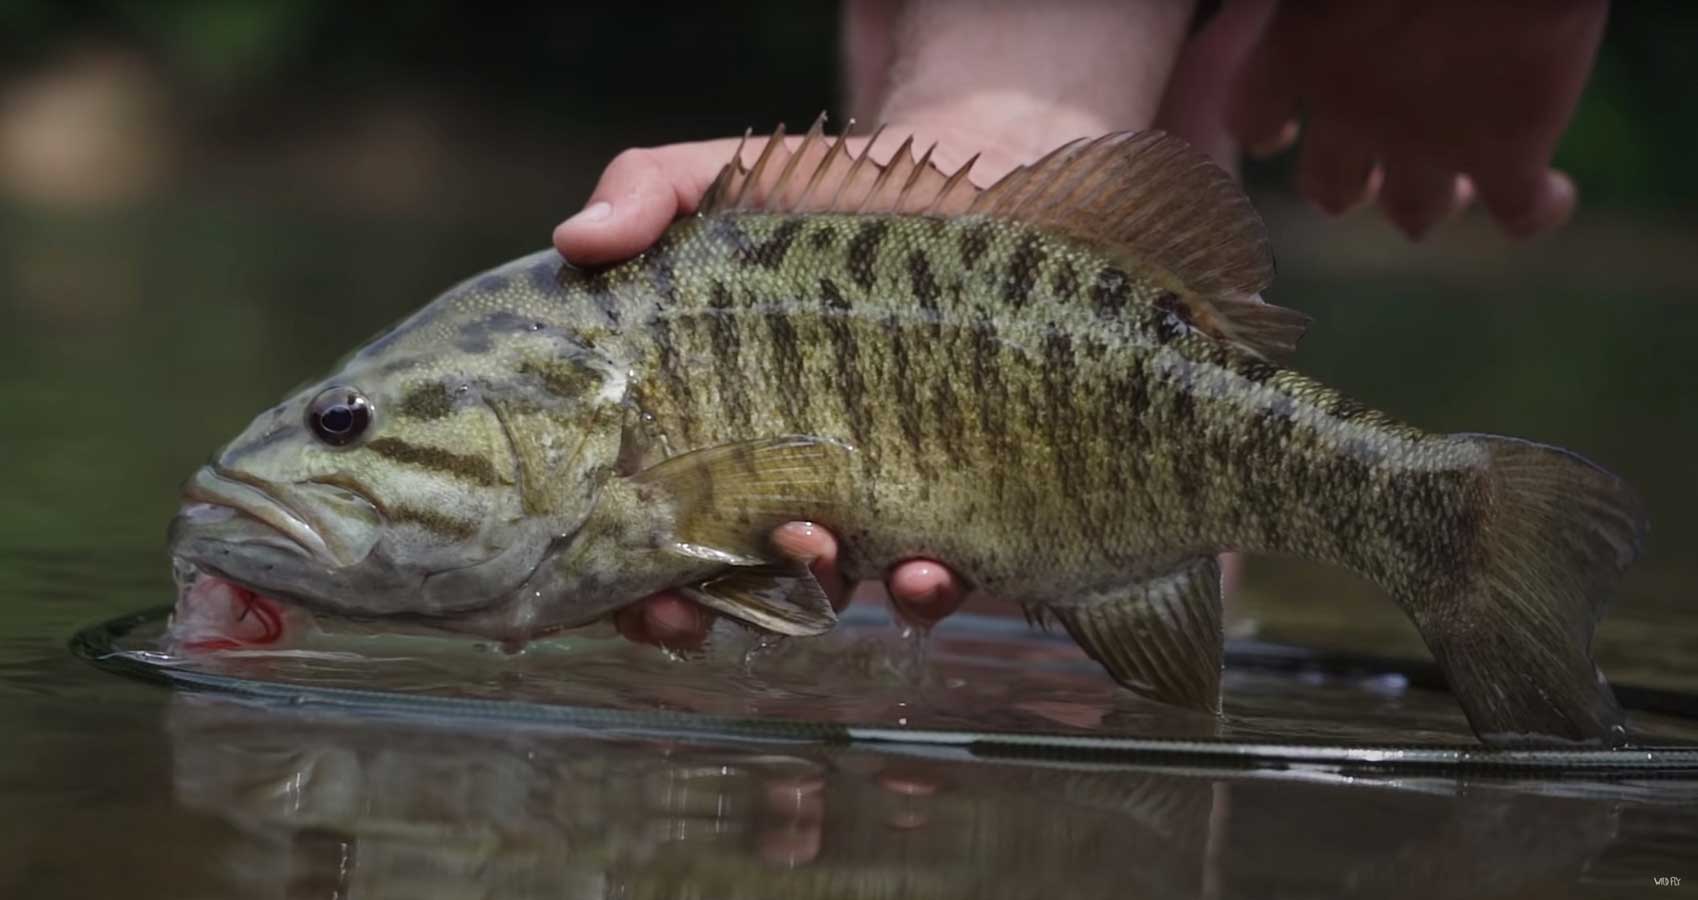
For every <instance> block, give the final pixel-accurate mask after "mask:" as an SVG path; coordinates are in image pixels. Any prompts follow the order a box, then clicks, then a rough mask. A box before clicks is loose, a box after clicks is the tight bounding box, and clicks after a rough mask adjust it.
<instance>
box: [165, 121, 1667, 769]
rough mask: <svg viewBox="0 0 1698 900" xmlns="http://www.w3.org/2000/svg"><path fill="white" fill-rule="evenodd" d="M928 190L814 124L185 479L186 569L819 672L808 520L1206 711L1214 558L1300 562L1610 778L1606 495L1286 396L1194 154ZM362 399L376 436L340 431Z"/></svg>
mask: <svg viewBox="0 0 1698 900" xmlns="http://www.w3.org/2000/svg"><path fill="white" fill-rule="evenodd" d="M927 165H928V164H927V163H925V162H923V161H922V162H915V161H914V159H913V158H912V157H911V156H905V155H904V154H903V153H898V154H897V155H896V156H895V157H893V158H892V160H891V161H890V163H888V164H887V165H884V166H879V165H873V164H869V162H868V159H867V156H866V153H865V151H864V150H863V151H862V152H861V153H860V154H849V153H846V152H844V150H843V144H842V143H841V141H839V142H837V143H835V144H829V145H828V144H827V142H826V141H825V139H824V137H823V133H822V132H821V130H820V129H819V127H818V126H817V125H816V127H815V129H814V130H813V131H811V132H810V133H809V135H808V136H807V137H806V138H804V139H803V140H802V141H801V142H800V143H799V144H796V145H794V147H792V146H791V145H789V144H786V143H784V142H782V141H772V142H769V143H768V144H767V145H766V148H765V149H764V150H763V152H762V156H761V159H760V161H758V162H757V163H756V164H755V166H754V167H753V168H752V169H750V168H745V167H744V166H743V165H742V162H741V158H740V157H739V158H738V159H737V160H734V161H733V162H732V163H731V164H730V165H728V166H727V167H726V168H725V169H724V170H723V171H722V173H721V175H720V177H719V179H717V180H716V182H715V183H714V186H713V187H712V188H711V189H710V191H709V194H708V196H707V197H706V198H705V199H704V200H703V203H702V208H701V211H700V212H699V213H698V214H696V215H693V216H689V217H686V218H684V219H682V220H680V221H679V222H677V223H674V224H673V225H672V226H671V227H670V228H669V229H667V231H666V232H665V234H664V235H663V236H662V237H661V239H660V240H659V241H658V242H657V243H656V244H655V245H654V246H653V247H651V248H650V249H649V250H648V251H646V252H645V253H643V254H642V255H640V256H639V257H637V258H636V259H633V260H631V261H628V262H626V263H623V264H620V265H615V266H611V267H606V268H602V269H597V270H593V271H584V270H579V269H576V268H573V267H571V266H565V265H562V264H561V263H560V262H559V260H558V258H557V257H556V256H555V255H554V254H552V253H551V252H545V253H541V254H537V255H534V256H531V257H527V258H524V259H521V260H517V261H515V262H513V263H510V264H508V265H506V266H503V267H501V268H498V269H496V270H494V271H492V272H489V273H485V274H484V275H481V276H478V277H475V278H473V279H469V280H467V281H466V282H464V283H462V284H461V285H459V286H457V287H456V288H454V289H453V290H450V291H449V292H448V293H447V294H445V295H444V296H442V297H441V298H439V299H438V300H437V301H436V302H434V303H432V304H431V305H430V306H427V307H426V308H425V309H423V310H421V311H420V312H419V313H417V314H415V315H414V316H412V317H410V318H409V319H408V320H406V321H404V322H402V323H401V324H400V325H398V326H396V327H395V328H393V329H391V330H389V331H388V332H386V333H385V334H383V335H380V336H379V337H378V338H377V339H375V340H374V341H372V342H371V343H370V344H368V345H367V346H366V347H365V348H364V349H362V350H361V351H359V352H356V353H355V354H353V355H351V356H350V357H349V358H348V359H346V360H344V361H343V363H342V364H341V365H340V366H339V367H338V371H337V372H336V373H335V374H334V375H333V376H331V377H330V378H327V379H325V380H323V381H321V382H317V383H315V384H314V385H312V386H310V387H308V388H307V389H305V390H303V391H301V392H300V393H298V394H297V395H295V396H294V397H292V398H291V399H290V400H288V401H286V402H285V403H284V404H283V405H281V406H279V407H277V408H275V409H273V410H271V411H269V412H268V413H266V414H264V415H262V416H261V417H259V418H258V419H256V420H255V423H254V424H253V425H252V426H250V427H249V429H248V431H247V432H245V433H244V434H243V435H241V436H238V438H237V439H236V440H235V441H233V442H232V443H231V445H230V446H229V447H228V448H227V449H226V450H225V451H224V452H223V453H221V454H220V455H219V457H218V461H217V462H216V464H215V465H213V466H211V467H209V468H207V469H205V470H203V471H202V472H201V473H199V474H197V475H196V477H195V478H194V479H192V480H191V482H190V486H189V489H188V491H187V494H188V499H189V501H190V504H189V506H188V507H186V508H185V512H184V514H183V515H182V516H181V517H180V518H179V520H178V523H177V525H175V526H174V530H173V539H172V545H173V552H174V553H175V554H176V555H177V556H179V557H180V558H182V559H184V560H185V561H188V562H190V563H194V564H196V565H199V566H202V567H204V568H206V569H208V570H211V571H215V572H217V573H218V574H219V575H220V576H221V577H225V578H227V579H229V580H231V581H234V582H236V583H238V584H241V585H244V586H246V587H247V588H248V589H249V590H252V591H254V592H256V593H260V594H264V595H266V596H268V597H274V598H275V597H281V598H285V599H287V600H292V601H295V602H299V603H303V604H306V605H309V606H312V607H314V608H318V609H326V610H331V611H336V612H341V613H347V614H355V615H362V616H371V615H380V616H381V615H404V616H410V617H412V618H414V619H420V618H422V619H425V620H428V621H431V622H434V623H437V624H439V625H440V626H441V627H446V628H450V629H454V630H459V631H465V632H469V633H474V634H481V635H486V636H490V637H495V638H499V639H502V640H506V641H517V640H524V639H527V638H530V637H533V636H535V635H537V634H542V633H547V632H549V631H551V630H554V629H558V628H561V627H569V626H572V625H577V624H582V623H585V622H589V621H593V620H595V619H597V618H600V617H603V616H605V615H607V614H609V613H611V612H614V611H616V610H618V609H621V608H624V607H626V606H629V605H630V604H632V603H635V602H638V601H639V600H641V599H642V598H644V597H645V596H649V595H652V594H653V593H655V592H657V591H662V590H670V591H676V592H678V593H680V594H682V595H683V596H684V597H686V598H688V599H691V600H694V601H696V602H698V603H700V604H702V605H703V606H706V607H708V608H709V609H712V610H714V611H717V612H719V613H722V614H725V615H728V616H731V617H734V618H737V619H739V620H742V621H744V622H747V623H749V624H751V625H753V626H756V627H760V628H765V629H768V630H771V631H775V632H778V633H781V634H790V635H808V634H817V633H819V632H820V631H823V630H825V629H828V628H830V627H831V625H832V623H833V622H835V612H834V611H833V609H832V607H831V604H830V603H829V598H827V596H826V595H825V592H824V590H823V588H822V587H821V585H820V584H819V583H818V582H817V581H816V580H815V578H814V576H813V574H812V573H811V572H810V571H808V570H807V569H806V568H805V567H803V566H800V565H798V564H797V563H796V562H795V561H793V560H788V559H786V558H784V557H783V556H782V555H781V554H779V553H777V552H776V551H775V550H774V548H773V547H772V545H771V543H770V541H769V538H768V535H769V534H770V532H771V530H772V529H774V528H776V527H778V526H780V525H782V524H783V523H785V522H788V521H796V520H810V521H815V522H819V523H821V524H823V525H825V526H827V527H828V528H830V529H831V530H832V531H833V532H835V533H836V534H837V535H838V537H839V538H840V541H841V543H840V558H839V566H840V568H841V569H842V570H843V571H844V573H845V574H846V575H848V576H849V577H851V578H877V577H880V576H881V575H883V574H884V573H886V572H888V571H889V570H890V569H891V568H892V567H893V566H895V565H897V564H898V563H900V562H902V561H904V560H907V559H912V558H915V557H925V558H933V559H938V560H941V561H944V562H946V563H948V564H949V566H950V567H951V568H952V569H953V570H954V571H955V572H957V573H958V574H959V576H960V577H961V578H962V579H963V580H964V581H965V582H966V584H967V585H968V586H969V587H971V588H975V589H979V590H982V591H984V592H985V593H987V594H990V595H992V596H994V597H997V598H1000V599H1002V600H1005V601H1009V602H1011V603H1014V604H1017V605H1019V606H1020V607H1022V608H1023V609H1024V610H1025V612H1026V614H1027V616H1028V617H1029V618H1032V619H1037V620H1048V619H1053V620H1055V621H1057V622H1059V623H1060V624H1061V625H1062V626H1063V627H1064V628H1065V629H1066V630H1067V632H1068V634H1070V635H1071V636H1072V637H1073V638H1074V639H1075V640H1076V641H1077V642H1078V643H1079V644H1080V646H1081V647H1083V648H1084V650H1085V651H1086V652H1087V653H1088V654H1090V655H1091V656H1092V657H1093V658H1094V659H1096V660H1097V661H1098V662H1100V663H1101V664H1102V665H1103V666H1104V668H1105V669H1106V670H1107V671H1108V672H1109V674H1110V675H1112V676H1113V677H1114V678H1115V679H1116V680H1118V681H1119V682H1120V683H1121V684H1123V685H1125V686H1126V687H1128V688H1130V689H1132V690H1133V691H1136V692H1138V693H1140V694H1142V695H1144V696H1147V697H1150V698H1153V699H1156V700H1159V701H1163V702H1169V703H1179V704H1183V705H1187V706H1191V707H1195V708H1200V709H1205V710H1211V711H1218V710H1219V708H1220V670H1221V665H1222V661H1223V658H1224V654H1223V650H1222V633H1221V615H1220V596H1219V592H1220V584H1219V570H1218V567H1217V566H1216V564H1215V562H1214V556H1215V555H1216V554H1217V553H1219V552H1222V551H1227V550H1246V551H1251V552H1258V553H1271V554H1281V555H1290V556H1297V557H1302V558H1307V559H1311V560H1316V561H1319V562H1323V563H1329V564H1332V565H1337V566H1341V567H1344V568H1346V569H1349V570H1351V571H1354V572H1356V573H1358V574H1360V575H1362V576H1364V577H1367V578H1368V579H1370V580H1372V581H1374V582H1375V583H1376V584H1378V585H1379V586H1381V587H1382V588H1383V589H1385V591H1386V592H1387V593H1388V594H1390V595H1391V597H1392V598H1393V599H1394V600H1396V601H1397V602H1398V603H1400V604H1401V605H1402V606H1403V608H1404V609H1405V611H1406V612H1407V613H1408V614H1409V616H1410V618H1411V619H1412V620H1413V621H1414V623H1415V625H1416V627H1417V628H1418V629H1420V631H1421V633H1422V635H1423V637H1424V638H1425V639H1426V640H1427V643H1428V646H1429V647H1431V648H1432V650H1433V653H1434V656H1435V658H1436V659H1437V661H1438V663H1439V665H1440V666H1441V668H1442V669H1443V670H1444V671H1445V673H1446V675H1447V677H1448V678H1449V680H1450V683H1451V686H1452V688H1453V690H1454V692H1455V693H1456V695H1457V698H1458V700H1459V702H1460V703H1461V705H1462V707H1463V710H1464V712H1465V713H1466V714H1467V715H1468V717H1469V720H1470V722H1471V723H1472V724H1473V725H1474V727H1475V729H1476V731H1477V732H1478V733H1480V734H1481V735H1482V736H1483V737H1485V738H1486V739H1488V740H1492V741H1498V742H1504V743H1517V742H1527V741H1534V740H1551V739H1556V740H1566V741H1586V742H1614V741H1619V740H1620V738H1621V735H1622V734H1623V733H1624V731H1623V729H1622V726H1621V714H1620V710H1619V707H1618V706H1617V705H1616V703H1615V700H1614V697H1613V695H1612V694H1611V693H1610V691H1609V688H1608V686H1607V684H1605V682H1604V681H1603V679H1602V677H1601V676H1600V675H1599V674H1598V673H1597V671H1596V667H1595V666H1594V665H1593V663H1592V661H1591V657H1590V642H1591V635H1592V632H1593V629H1594V628H1595V626H1596V623H1597V620H1598V619H1599V617H1600V616H1601V615H1602V613H1603V610H1604V608H1605V605H1606V604H1607V602H1608V599H1609V596H1610V592H1611V590H1612V589H1613V586H1614V584H1615V583H1616V581H1617V580H1618V579H1619V577H1620V575H1621V573H1622V571H1623V570H1624V569H1625V568H1626V567H1627V566H1628V565H1629V564H1630V563H1631V562H1632V561H1633V559H1634V558H1635V557H1636V556H1637V554H1638V552H1639V548H1640V545H1641V543H1642V540H1643V537H1644V534H1645V530H1646V527H1647V526H1646V523H1645V519H1644V513H1643V508H1642V506H1641V505H1640V503H1639V501H1638V499H1637V497H1636V496H1635V495H1634V494H1633V493H1632V491H1631V490H1630V489H1629V488H1628V487H1627V486H1626V485H1625V484H1623V483H1622V482H1621V481H1620V480H1619V479H1617V478H1616V477H1615V476H1614V475H1611V474H1610V473H1608V472H1606V471H1604V470H1603V469H1601V468H1599V467H1597V466H1595V465H1593V464H1591V463H1590V462H1587V461H1586V460H1584V459H1582V458H1580V457H1578V456H1576V455H1574V454H1572V453H1569V452H1567V451H1564V450H1560V449H1558V448H1552V447H1546V446H1542V445H1537V444H1533V443H1530V442H1526V441H1519V440H1516V439H1512V438H1500V437H1493V436H1489V435H1473V434H1459V435H1441V434H1430V433H1427V432H1424V431H1422V430H1420V429H1417V428H1415V427H1412V426H1410V425H1407V424H1404V423H1401V422H1399V421H1397V420H1396V419H1394V418H1392V417H1391V416H1388V415H1386V414H1384V413H1381V412H1379V411H1376V410H1372V409H1369V408H1368V407H1366V406H1364V405H1362V404H1360V403H1358V402H1356V401H1354V400H1351V399H1350V398H1348V397H1346V396H1345V395H1343V394H1341V393H1339V392H1337V391H1335V390H1333V389H1331V388H1329V387H1327V386H1325V385H1322V384H1320V383H1319V382H1317V381H1315V380H1313V379H1310V378H1308V377H1306V376H1304V375H1302V374H1300V373H1298V372H1296V371H1293V370H1291V369H1288V368H1285V367H1284V366H1283V365H1281V363H1280V362H1279V359H1280V357H1281V356H1282V355H1283V354H1285V353H1288V352H1290V351H1291V350H1292V349H1293V348H1294V346H1295V342H1296V339H1297V337H1298V336H1299V335H1300V333H1301V331H1302V328H1303V326H1304V325H1305V324H1306V322H1307V319H1306V317H1304V316H1302V315H1301V314H1299V313H1295V312H1293V311H1291V310H1287V309H1283V308H1281V307H1277V306H1272V305H1269V304H1266V303H1264V302H1262V300H1261V298H1260V296H1259V295H1260V292H1261V291H1262V290H1263V289H1265V288H1266V286H1267V284H1268V282H1269V280H1270V279H1271V277H1272V274H1273V264H1272V257H1271V254H1270V253H1269V252H1268V250H1267V241H1266V235H1265V233H1264V231H1263V229H1262V225H1261V221H1260V219H1259V218H1258V217H1257V216H1256V215H1255V212H1254V210H1253V209H1252V208H1251V207H1250V206H1249V204H1248V202H1247V200H1246V199H1245V198H1244V197H1243V195H1242V193H1241V192H1240V191H1239V190H1238V188H1237V187H1236V185H1234V184H1233V183H1232V181H1231V179H1230V178H1228V177H1227V176H1226V175H1225V174H1224V173H1222V172H1220V171H1219V170H1218V169H1217V168H1215V167H1214V166H1213V165H1212V164H1211V163H1209V162H1208V161H1207V160H1206V159H1204V158H1202V157H1201V156H1200V155H1199V154H1197V153H1196V152H1195V151H1193V150H1191V149H1190V148H1188V147H1185V146H1184V145H1183V144H1182V143H1181V142H1178V141H1177V140H1175V139H1173V138H1170V137H1167V136H1164V135H1160V134H1157V133H1147V134H1133V135H1109V136H1106V137H1104V138H1100V139H1095V140H1090V141H1082V142H1075V143H1073V144H1068V145H1065V146H1063V147H1061V148H1059V149H1058V150H1056V151H1055V152H1054V153H1052V154H1051V155H1050V156H1048V157H1045V158H1044V159H1043V160H1039V161H1038V162H1036V163H1033V164H1032V165H1031V166H1028V167H1023V168H1021V169H1018V170H1016V171H1015V172H1013V173H1011V174H1010V175H1008V176H1007V177H1006V178H1005V179H1003V180H1002V181H1000V182H998V183H997V184H996V185H993V186H992V187H990V188H987V189H983V190H980V189H978V188H975V187H973V186H972V185H970V184H968V183H967V182H966V180H965V178H964V175H965V171H964V170H963V171H959V172H957V173H955V174H953V175H945V174H943V173H940V172H937V171H936V170H933V169H929V168H927ZM803 185H805V187H802V188H801V189H800V190H798V186H803ZM821 185H825V186H826V187H821ZM816 188H817V189H818V190H816ZM811 196H812V197H814V198H815V199H814V200H812V201H810V200H809V197H811ZM821 198H823V199H821ZM348 398H357V400H358V403H359V404H362V405H360V406H359V409H360V410H361V416H362V418H360V419H359V421H360V422H361V423H362V424H361V425H360V427H361V428H362V429H364V430H363V431H362V432H361V433H358V434H347V433H337V434H333V435H332V434H326V433H324V432H323V429H322V428H321V427H320V423H321V420H320V419H318V418H315V417H316V416H318V415H320V412H321V411H322V409H330V408H333V409H335V410H337V411H338V412H337V418H336V419H335V421H338V422H352V421H354V418H353V414H352V412H350V411H349V407H347V406H346V404H348V403H354V402H355V400H351V399H348ZM326 404H329V406H326ZM372 411H375V412H372ZM294 423H299V424H294ZM207 505H213V506H220V505H222V506H227V507H233V508H236V509H237V510H238V511H240V512H242V513H244V514H245V515H242V516H237V517H228V516H225V517H220V516H213V515H207V514H205V513H204V511H203V510H202V509H201V507H205V506H207ZM267 528H270V529H272V531H275V532H276V533H275V534H274V533H272V532H271V531H267V530H266V529H267ZM291 544H292V545H293V547H292V546H291Z"/></svg>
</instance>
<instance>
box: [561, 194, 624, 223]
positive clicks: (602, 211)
mask: <svg viewBox="0 0 1698 900" xmlns="http://www.w3.org/2000/svg"><path fill="white" fill-rule="evenodd" d="M612 215H613V204H611V203H609V202H607V201H606V200H597V201H596V202H594V203H591V204H590V205H589V206H586V207H584V208H583V210H581V211H580V212H579V213H578V214H577V215H575V216H573V217H572V218H570V219H567V220H566V224H567V225H572V224H575V223H579V222H583V223H590V222H600V221H603V220H605V219H607V218H608V217H609V216H612Z"/></svg>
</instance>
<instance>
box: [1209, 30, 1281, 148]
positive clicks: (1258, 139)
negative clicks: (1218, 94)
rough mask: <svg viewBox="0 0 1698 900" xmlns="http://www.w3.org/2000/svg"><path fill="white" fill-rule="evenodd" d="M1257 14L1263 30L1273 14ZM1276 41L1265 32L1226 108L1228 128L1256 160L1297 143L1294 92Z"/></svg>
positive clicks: (1272, 34) (1272, 33)
mask: <svg viewBox="0 0 1698 900" xmlns="http://www.w3.org/2000/svg"><path fill="white" fill-rule="evenodd" d="M1233 5H1236V4H1229V5H1228V7H1227V8H1228V9H1231V8H1232V6H1233ZM1268 6H1270V7H1271V6H1272V4H1268ZM1258 12H1259V14H1260V15H1261V16H1262V17H1263V22H1262V25H1263V27H1264V28H1266V24H1267V23H1266V17H1268V16H1269V15H1270V14H1271V13H1272V10H1271V8H1270V9H1268V10H1259V11H1258ZM1279 41H1280V36H1279V33H1278V32H1277V31H1272V30H1269V31H1266V32H1265V36H1264V37H1263V40H1262V43H1261V44H1260V45H1258V46H1257V47H1256V49H1255V50H1253V51H1251V53H1250V55H1249V58H1248V59H1247V60H1246V61H1245V63H1244V65H1243V66H1242V67H1241V68H1240V69H1239V71H1238V77H1237V78H1236V79H1235V80H1234V82H1233V87H1232V96H1231V100H1230V101H1229V102H1228V105H1227V114H1226V120H1227V127H1228V128H1230V129H1231V130H1232V133H1233V135H1234V136H1235V137H1237V138H1238V140H1239V142H1240V143H1242V144H1243V145H1244V146H1245V147H1246V148H1247V149H1248V150H1249V151H1250V153H1251V154H1252V155H1256V156H1267V155H1270V154H1273V153H1277V152H1279V151H1281V150H1284V149H1285V148H1287V147H1289V146H1291V144H1292V143H1293V142H1294V141H1296V140H1297V91H1296V90H1295V88H1294V87H1293V85H1292V83H1291V79H1290V73H1289V71H1288V69H1287V67H1286V66H1285V65H1283V64H1282V63H1281V62H1280V60H1279V54H1280V48H1279Z"/></svg>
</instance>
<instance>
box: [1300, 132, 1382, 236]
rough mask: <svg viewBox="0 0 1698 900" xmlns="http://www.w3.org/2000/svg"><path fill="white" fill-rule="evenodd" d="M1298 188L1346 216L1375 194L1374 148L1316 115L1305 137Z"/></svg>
mask: <svg viewBox="0 0 1698 900" xmlns="http://www.w3.org/2000/svg"><path fill="white" fill-rule="evenodd" d="M1302 153H1303V155H1302V158H1301V159H1300V160H1299V162H1298V164H1297V185H1298V190H1300V191H1301V192H1302V193H1303V196H1305V197H1307V198H1309V201H1310V202H1311V203H1313V204H1315V205H1316V206H1318V207H1320V208H1321V210H1322V211H1324V212H1326V213H1329V214H1331V215H1335V216H1336V215H1342V214H1344V213H1346V212H1349V211H1350V210H1351V209H1354V208H1355V207H1357V206H1359V205H1361V204H1362V203H1364V202H1366V201H1367V200H1369V199H1370V198H1371V197H1372V196H1373V191H1374V188H1375V187H1376V184H1375V181H1374V177H1375V176H1374V172H1375V169H1376V166H1375V160H1374V149H1373V147H1372V146H1371V145H1369V144H1368V143H1367V142H1366V141H1364V140H1362V139H1360V138H1358V137H1357V136H1356V135H1355V134H1353V133H1351V132H1350V130H1349V129H1347V128H1345V127H1343V126H1341V125H1339V124H1338V123H1336V122H1334V121H1333V120H1331V119H1326V118H1316V119H1314V120H1313V121H1311V122H1310V123H1309V128H1308V135H1307V136H1305V137H1304V138H1303V151H1302Z"/></svg>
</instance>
